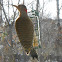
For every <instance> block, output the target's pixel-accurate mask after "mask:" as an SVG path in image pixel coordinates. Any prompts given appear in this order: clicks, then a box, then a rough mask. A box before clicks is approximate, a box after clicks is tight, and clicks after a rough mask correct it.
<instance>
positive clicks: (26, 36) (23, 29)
mask: <svg viewBox="0 0 62 62" xmlns="http://www.w3.org/2000/svg"><path fill="white" fill-rule="evenodd" d="M13 6H14V7H16V8H17V9H18V11H19V17H18V18H17V19H16V21H15V29H16V33H17V36H18V38H19V41H20V43H21V45H22V47H23V49H24V51H25V52H26V54H29V53H30V51H31V49H32V43H33V38H34V24H33V22H32V20H31V19H30V18H29V16H28V15H27V8H26V6H25V5H24V4H19V5H13Z"/></svg>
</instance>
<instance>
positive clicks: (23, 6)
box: [13, 4, 27, 13]
mask: <svg viewBox="0 0 62 62" xmlns="http://www.w3.org/2000/svg"><path fill="white" fill-rule="evenodd" d="M13 6H14V7H16V8H17V9H18V10H19V12H22V11H24V12H26V13H27V8H26V6H25V5H23V4H20V5H18V6H16V5H13Z"/></svg>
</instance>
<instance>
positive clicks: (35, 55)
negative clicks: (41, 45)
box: [30, 48, 38, 60]
mask: <svg viewBox="0 0 62 62" xmlns="http://www.w3.org/2000/svg"><path fill="white" fill-rule="evenodd" d="M30 55H31V57H32V58H33V60H34V59H37V60H38V54H37V53H36V50H35V49H34V48H32V49H31V51H30Z"/></svg>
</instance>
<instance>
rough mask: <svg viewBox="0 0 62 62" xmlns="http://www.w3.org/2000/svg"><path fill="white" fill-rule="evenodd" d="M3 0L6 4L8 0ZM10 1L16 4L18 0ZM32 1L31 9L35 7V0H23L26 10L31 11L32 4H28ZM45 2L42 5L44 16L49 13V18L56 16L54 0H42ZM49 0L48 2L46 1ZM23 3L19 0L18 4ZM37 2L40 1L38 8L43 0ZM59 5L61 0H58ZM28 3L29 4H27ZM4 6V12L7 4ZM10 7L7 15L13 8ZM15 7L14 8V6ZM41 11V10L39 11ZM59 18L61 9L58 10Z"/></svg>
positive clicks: (61, 14)
mask: <svg viewBox="0 0 62 62" xmlns="http://www.w3.org/2000/svg"><path fill="white" fill-rule="evenodd" d="M3 1H6V2H4V5H6V4H7V2H8V0H3ZM9 1H10V4H11V2H12V1H13V4H14V5H17V4H18V0H12V1H11V0H9ZM32 1H34V2H33V3H32V4H33V9H36V1H37V0H25V5H26V6H27V9H28V11H31V8H32V4H30V3H31V2H32ZM44 1H45V2H46V3H45V5H44V16H47V15H49V14H50V16H49V17H50V18H56V14H57V12H56V11H57V9H56V0H44ZM48 1H50V2H48ZM22 3H23V0H20V2H19V4H22ZM39 3H40V5H39V6H40V7H39V9H40V8H42V5H43V0H39ZM59 3H60V7H61V4H62V0H60V2H59ZM28 4H30V5H28ZM5 8H6V12H8V8H7V5H6V6H5ZM11 9H12V6H11V5H10V10H9V15H10V16H11V15H12V14H13V13H12V12H13V10H11ZM14 9H15V8H14ZM40 12H42V11H40ZM60 18H62V9H61V10H60Z"/></svg>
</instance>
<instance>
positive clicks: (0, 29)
mask: <svg viewBox="0 0 62 62" xmlns="http://www.w3.org/2000/svg"><path fill="white" fill-rule="evenodd" d="M18 4H24V5H26V7H27V11H28V16H29V17H30V18H31V20H32V21H33V23H34V27H35V32H36V36H37V37H36V38H37V39H38V41H36V42H35V44H34V47H35V49H36V51H37V53H38V57H39V61H37V60H36V62H62V0H0V62H33V60H32V58H31V56H30V55H29V56H26V54H25V53H24V50H23V48H22V46H21V44H20V43H19V40H18V37H17V34H16V31H15V26H14V25H15V20H16V19H17V17H18V15H19V12H18V10H17V9H16V8H15V7H13V6H12V5H18Z"/></svg>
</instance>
